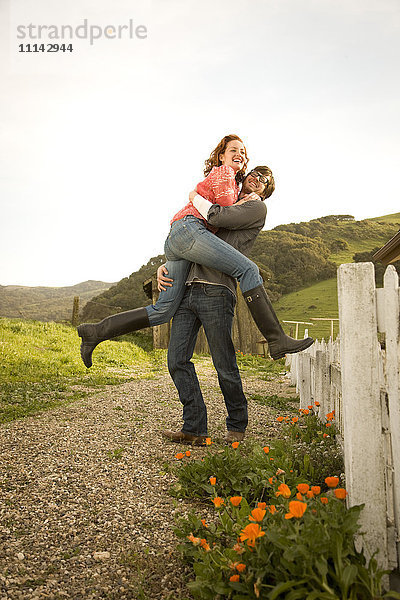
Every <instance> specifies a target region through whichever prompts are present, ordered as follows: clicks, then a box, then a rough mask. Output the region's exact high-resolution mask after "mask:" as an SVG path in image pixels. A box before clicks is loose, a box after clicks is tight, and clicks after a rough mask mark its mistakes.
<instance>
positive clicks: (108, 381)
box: [0, 318, 284, 423]
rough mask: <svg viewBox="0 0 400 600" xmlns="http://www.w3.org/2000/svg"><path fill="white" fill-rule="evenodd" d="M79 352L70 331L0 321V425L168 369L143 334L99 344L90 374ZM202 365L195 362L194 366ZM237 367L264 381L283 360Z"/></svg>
mask: <svg viewBox="0 0 400 600" xmlns="http://www.w3.org/2000/svg"><path fill="white" fill-rule="evenodd" d="M139 344H140V345H142V346H143V347H140V345H139ZM79 348H80V338H79V337H78V334H77V332H76V329H75V328H73V327H71V326H68V325H63V324H60V323H53V322H50V323H43V322H41V321H24V320H19V319H6V318H0V423H6V422H8V421H13V420H15V419H19V418H22V417H25V416H29V415H34V414H37V413H40V412H42V411H44V410H47V409H49V408H53V407H56V406H60V405H65V404H68V403H70V402H72V401H74V400H76V399H78V398H82V397H85V396H86V395H87V394H89V393H93V392H94V391H96V390H97V389H98V390H101V389H104V386H107V385H116V384H119V383H123V382H126V381H130V380H133V379H152V378H153V377H156V376H157V374H159V373H160V372H163V371H164V372H165V371H166V369H167V366H166V365H167V360H166V357H167V351H166V350H152V349H151V348H150V347H149V340H148V336H146V335H144V334H143V335H139V336H137V335H136V334H135V335H130V336H125V339H121V340H120V341H116V340H112V341H107V342H103V343H102V344H100V345H99V346H98V347H97V348H96V350H95V352H94V357H95V360H94V364H93V366H92V367H91V368H90V369H86V367H85V366H84V365H83V363H82V361H81V358H80V351H79ZM202 360H204V357H202V356H195V357H194V362H198V361H202ZM237 361H238V365H239V368H240V370H241V371H242V373H243V374H249V375H253V374H257V375H258V376H260V377H261V378H263V379H265V380H268V379H271V378H273V377H275V376H276V375H278V374H279V373H280V372H281V371H282V369H284V364H283V361H282V360H280V361H275V362H274V361H271V360H265V359H264V358H260V357H258V356H251V355H243V354H242V353H241V352H238V354H237Z"/></svg>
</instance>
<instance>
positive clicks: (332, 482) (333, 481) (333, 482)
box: [325, 477, 339, 488]
mask: <svg viewBox="0 0 400 600" xmlns="http://www.w3.org/2000/svg"><path fill="white" fill-rule="evenodd" d="M325 483H326V485H327V486H328V487H330V488H335V487H336V486H337V484H338V483H339V477H326V479H325Z"/></svg>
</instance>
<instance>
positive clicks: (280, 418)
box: [276, 417, 285, 423]
mask: <svg viewBox="0 0 400 600" xmlns="http://www.w3.org/2000/svg"><path fill="white" fill-rule="evenodd" d="M284 418H285V417H276V420H277V421H278V422H279V423H282V421H283V420H284Z"/></svg>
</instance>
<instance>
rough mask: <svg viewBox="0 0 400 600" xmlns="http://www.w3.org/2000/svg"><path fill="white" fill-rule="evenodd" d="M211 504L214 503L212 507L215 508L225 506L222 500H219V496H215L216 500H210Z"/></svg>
mask: <svg viewBox="0 0 400 600" xmlns="http://www.w3.org/2000/svg"><path fill="white" fill-rule="evenodd" d="M211 502H213V503H214V506H215V507H216V508H219V507H220V506H222V505H223V504H225V502H224V500H223V499H222V498H220V497H219V496H217V497H216V498H211Z"/></svg>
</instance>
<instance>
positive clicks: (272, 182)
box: [250, 165, 275, 200]
mask: <svg viewBox="0 0 400 600" xmlns="http://www.w3.org/2000/svg"><path fill="white" fill-rule="evenodd" d="M252 171H257V172H258V173H260V174H261V175H265V177H268V178H269V182H268V183H267V185H266V186H265V189H264V191H263V193H262V194H261V198H262V199H263V200H265V199H266V198H269V197H270V196H271V195H272V193H273V191H274V189H275V179H274V176H273V174H272V171H271V169H270V168H269V167H266V166H265V165H264V166H260V167H254V169H252ZM250 173H251V171H250Z"/></svg>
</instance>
